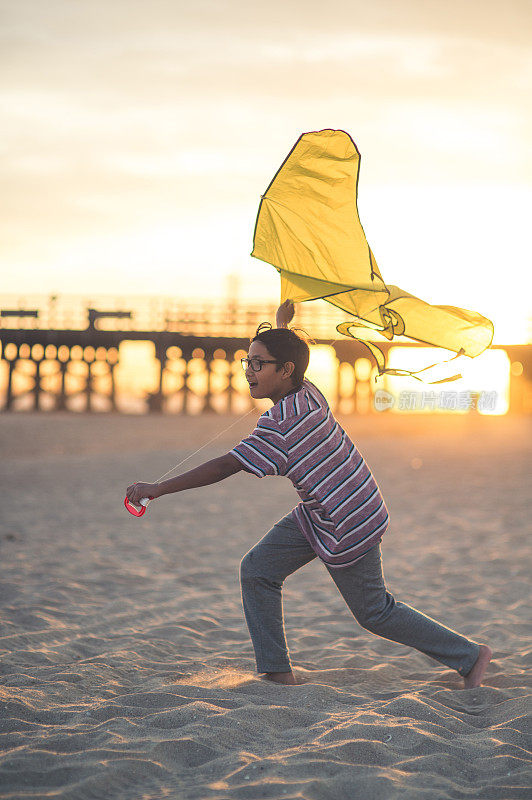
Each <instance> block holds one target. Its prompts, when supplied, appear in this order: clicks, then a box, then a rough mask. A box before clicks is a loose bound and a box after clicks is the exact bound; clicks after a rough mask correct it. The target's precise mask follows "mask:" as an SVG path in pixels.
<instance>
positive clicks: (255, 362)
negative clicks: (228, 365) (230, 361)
mask: <svg viewBox="0 0 532 800" xmlns="http://www.w3.org/2000/svg"><path fill="white" fill-rule="evenodd" d="M240 363H241V364H242V369H243V370H244V372H245V371H246V370H247V368H248V367H251V369H252V370H253V372H260V371H261V369H262V365H263V364H277V363H278V362H277V361H275V360H271V359H270V360H266V359H263V358H241V359H240Z"/></svg>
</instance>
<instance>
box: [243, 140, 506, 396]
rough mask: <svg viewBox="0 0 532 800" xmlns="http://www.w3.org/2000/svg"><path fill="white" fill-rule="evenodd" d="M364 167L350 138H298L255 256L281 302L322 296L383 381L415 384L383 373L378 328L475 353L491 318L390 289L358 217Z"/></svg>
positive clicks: (267, 204)
mask: <svg viewBox="0 0 532 800" xmlns="http://www.w3.org/2000/svg"><path fill="white" fill-rule="evenodd" d="M359 166H360V153H359V152H358V150H357V147H356V145H355V143H354V142H353V140H352V139H351V137H350V136H349V134H347V133H345V131H336V130H323V131H314V132H311V133H304V134H303V135H302V136H300V137H299V139H298V140H297V142H296V144H295V145H294V147H293V148H292V150H291V151H290V153H289V154H288V156H287V158H286V159H285V161H284V162H283V164H282V165H281V167H280V169H279V170H278V172H277V173H276V175H275V176H274V178H273V180H272V182H271V183H270V185H269V186H268V188H267V190H266V192H265V194H264V195H263V196H262V199H261V202H260V205H259V210H258V214H257V222H256V225H255V234H254V238H253V252H252V253H251V255H252V256H254V257H255V258H259V259H261V260H262V261H266V262H267V263H269V264H272V265H273V266H274V267H275V268H276V269H277V270H278V272H279V273H280V276H281V302H284V301H285V300H291V301H292V302H294V303H301V302H305V301H307V300H316V299H319V298H321V299H323V300H326V301H327V302H329V303H332V305H334V306H337V307H338V308H340V309H341V310H342V311H345V312H347V313H348V314H350V315H351V316H352V319H350V320H349V321H347V322H344V323H342V324H341V325H338V327H337V330H338V331H339V333H342V334H344V335H346V336H352V337H353V338H356V339H359V340H360V341H363V342H364V344H366V345H367V347H368V348H369V349H370V350H371V352H372V353H373V355H374V356H375V359H376V361H377V366H378V370H379V375H380V374H383V373H384V372H387V373H389V374H395V375H412V376H413V377H417V375H416V373H413V372H409V371H408V370H401V369H398V370H392V369H388V368H386V364H385V358H384V355H383V353H382V351H381V350H380V349H379V348H378V347H377V345H376V344H375V343H374V342H372V341H368V337H369V339H371V332H374V331H378V332H379V333H380V334H382V335H384V336H385V337H386V338H387V339H389V340H390V341H391V340H393V338H394V336H400V335H403V336H407V337H409V338H410V339H415V340H416V341H419V342H423V343H425V344H430V345H433V346H435V347H443V348H445V349H447V350H451V351H453V352H455V353H456V354H457V355H462V354H464V355H467V356H470V357H471V358H474V357H475V356H478V355H479V354H480V353H482V352H483V351H484V350H485V349H486V348H487V347H489V346H490V344H491V341H492V338H493V323H492V322H491V321H490V320H489V319H487V318H486V317H483V316H482V315H481V314H478V313H477V312H475V311H468V310H466V309H464V308H457V307H455V306H436V305H431V304H429V303H426V302H424V301H423V300H420V299H419V298H418V297H414V295H412V294H409V293H408V292H405V291H404V290H402V289H399V288H398V287H397V286H389V285H387V284H385V283H384V280H383V278H382V275H381V273H380V272H379V268H378V267H377V263H376V261H375V257H374V255H373V253H372V252H371V248H370V246H369V245H368V242H367V241H366V236H365V234H364V230H363V228H362V225H361V223H360V219H359V216H358V209H357V187H358V173H359ZM361 328H363V329H364V328H365V329H366V330H365V331H361ZM456 357H457V356H454V358H456ZM451 360H452V359H451ZM432 366H435V365H433V364H432V365H431V367H432ZM425 369H429V367H426V368H425ZM423 371H424V370H419V372H423ZM458 377H460V376H459V375H455V376H453V377H452V378H445V379H444V380H445V381H448V380H455V379H456V378H458ZM420 380H421V379H420ZM441 382H443V381H434V383H441Z"/></svg>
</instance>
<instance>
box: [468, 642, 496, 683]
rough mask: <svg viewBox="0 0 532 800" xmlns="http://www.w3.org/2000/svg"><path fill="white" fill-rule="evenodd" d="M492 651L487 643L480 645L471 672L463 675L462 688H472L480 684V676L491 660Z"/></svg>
mask: <svg viewBox="0 0 532 800" xmlns="http://www.w3.org/2000/svg"><path fill="white" fill-rule="evenodd" d="M492 655H493V653H492V651H491V648H490V647H488V645H487V644H481V645H480V652H479V654H478V658H477V660H476V661H475V663H474V665H473V669H472V670H471V672H468V673H467V675H465V676H464V689H474V688H475V687H476V686H480V685H481V684H482V678H483V677H484V673H485V672H486V667H487V666H488V664H489V663H490V661H491V657H492Z"/></svg>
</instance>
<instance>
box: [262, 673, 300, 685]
mask: <svg viewBox="0 0 532 800" xmlns="http://www.w3.org/2000/svg"><path fill="white" fill-rule="evenodd" d="M262 678H263V680H265V681H273V682H274V683H285V684H287V685H289V686H297V681H296V679H295V676H294V673H293V672H292V670H290V672H266V673H265V674H264V675H263V676H262Z"/></svg>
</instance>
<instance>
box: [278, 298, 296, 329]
mask: <svg viewBox="0 0 532 800" xmlns="http://www.w3.org/2000/svg"><path fill="white" fill-rule="evenodd" d="M294 313H295V309H294V304H293V303H292V301H291V300H285V301H284V303H281V305H280V306H279V308H278V309H277V313H276V315H275V322H276V324H277V327H278V328H288V323H289V322H291V321H292V320H293V318H294Z"/></svg>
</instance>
